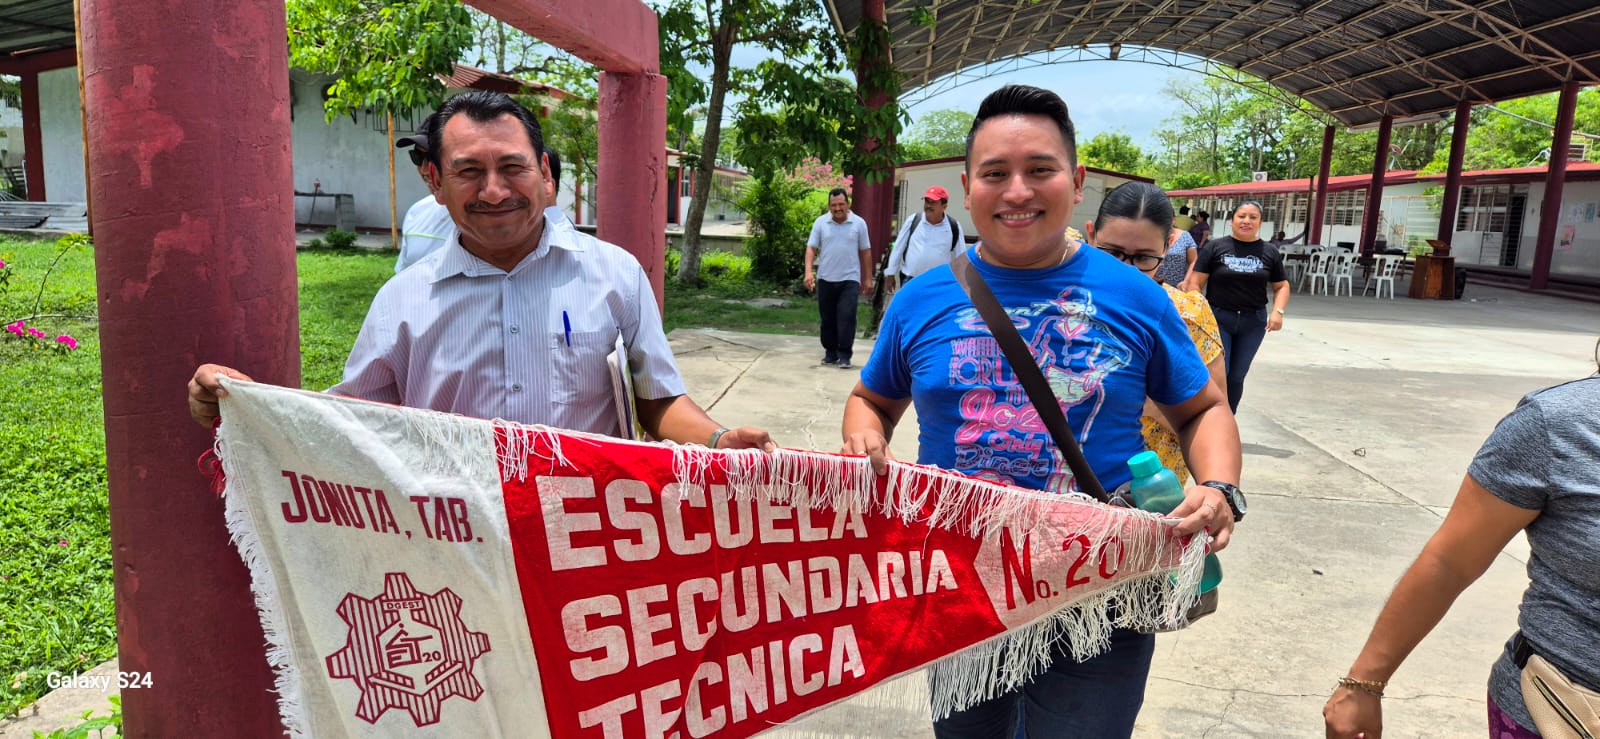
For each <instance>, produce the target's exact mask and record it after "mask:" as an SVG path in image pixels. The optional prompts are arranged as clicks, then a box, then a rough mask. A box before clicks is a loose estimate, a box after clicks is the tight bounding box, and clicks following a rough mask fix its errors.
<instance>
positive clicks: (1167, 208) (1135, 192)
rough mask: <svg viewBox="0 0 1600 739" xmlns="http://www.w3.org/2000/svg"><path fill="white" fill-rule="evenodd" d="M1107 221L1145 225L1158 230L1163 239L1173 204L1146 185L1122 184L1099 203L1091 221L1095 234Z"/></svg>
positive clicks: (1168, 227)
mask: <svg viewBox="0 0 1600 739" xmlns="http://www.w3.org/2000/svg"><path fill="white" fill-rule="evenodd" d="M1108 218H1127V219H1130V220H1135V221H1148V222H1150V223H1153V224H1155V225H1157V226H1159V227H1161V234H1162V236H1163V237H1165V236H1166V234H1167V232H1168V231H1171V230H1172V201H1171V200H1168V199H1167V194H1166V193H1165V192H1162V190H1161V188H1159V187H1156V186H1155V185H1152V184H1150V183H1148V182H1124V183H1122V184H1121V185H1118V186H1117V187H1116V189H1114V190H1112V191H1111V192H1108V193H1106V197H1105V199H1104V200H1101V201H1100V212H1099V213H1096V214H1095V217H1094V228H1095V230H1096V231H1098V230H1100V229H1101V228H1102V227H1104V226H1105V221H1106V219H1108Z"/></svg>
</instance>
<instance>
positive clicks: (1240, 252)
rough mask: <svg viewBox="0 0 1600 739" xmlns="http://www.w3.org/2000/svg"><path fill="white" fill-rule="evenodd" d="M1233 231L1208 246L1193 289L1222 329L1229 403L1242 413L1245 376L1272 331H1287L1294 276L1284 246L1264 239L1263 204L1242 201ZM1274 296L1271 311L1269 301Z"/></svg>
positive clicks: (1192, 280)
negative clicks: (1282, 250) (1203, 298)
mask: <svg viewBox="0 0 1600 739" xmlns="http://www.w3.org/2000/svg"><path fill="white" fill-rule="evenodd" d="M1230 225H1231V226H1232V227H1233V233H1231V234H1229V235H1227V236H1220V237H1218V238H1215V239H1212V240H1210V241H1207V242H1206V245H1205V246H1203V247H1201V249H1200V256H1198V257H1196V259H1195V263H1194V273H1193V274H1192V275H1191V276H1190V278H1189V280H1190V283H1189V285H1188V287H1189V288H1190V289H1192V290H1195V291H1201V292H1204V293H1205V294H1206V300H1207V301H1209V302H1210V303H1211V311H1212V312H1213V313H1215V314H1216V316H1217V327H1218V328H1220V329H1221V330H1222V357H1223V361H1224V362H1225V363H1226V364H1227V369H1228V405H1229V407H1231V408H1233V412H1234V413H1238V412H1239V399H1240V398H1241V397H1243V396H1244V377H1245V375H1246V374H1248V373H1249V372H1250V363H1251V362H1252V361H1254V360H1255V358H1256V351H1257V350H1258V349H1260V348H1261V342H1262V340H1263V339H1265V338H1266V335H1267V332H1268V331H1277V330H1278V329H1281V328H1283V314H1284V311H1285V310H1286V309H1287V308H1288V306H1289V277H1288V275H1287V274H1286V273H1285V272H1284V270H1283V255H1282V254H1280V253H1279V252H1278V247H1276V246H1274V245H1272V244H1269V243H1267V242H1266V241H1263V240H1262V239H1261V234H1260V231H1261V204H1260V203H1257V202H1255V201H1253V200H1246V201H1245V202H1243V203H1241V204H1240V205H1239V207H1238V209H1236V210H1234V211H1233V220H1232V221H1231V222H1230ZM1269 294H1270V299H1271V302H1272V308H1271V312H1270V313H1269V312H1268V309H1267V302H1268V298H1269Z"/></svg>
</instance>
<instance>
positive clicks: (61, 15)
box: [0, 0, 74, 60]
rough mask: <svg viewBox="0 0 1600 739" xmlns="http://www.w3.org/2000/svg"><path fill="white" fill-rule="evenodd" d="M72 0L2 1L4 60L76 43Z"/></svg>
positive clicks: (0, 57)
mask: <svg viewBox="0 0 1600 739" xmlns="http://www.w3.org/2000/svg"><path fill="white" fill-rule="evenodd" d="M73 42H74V35H73V30H72V0H8V1H7V2H0V60H3V59H16V58H19V57H25V56H30V55H33V54H40V53H44V52H49V51H58V50H61V49H70V48H72V46H73Z"/></svg>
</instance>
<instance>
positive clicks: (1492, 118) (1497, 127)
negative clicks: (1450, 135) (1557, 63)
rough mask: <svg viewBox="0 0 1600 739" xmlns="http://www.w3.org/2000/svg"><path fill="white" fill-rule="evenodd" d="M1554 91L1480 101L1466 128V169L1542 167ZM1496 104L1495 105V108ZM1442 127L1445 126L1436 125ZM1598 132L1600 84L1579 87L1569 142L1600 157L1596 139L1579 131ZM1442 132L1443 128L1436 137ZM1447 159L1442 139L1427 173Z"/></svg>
mask: <svg viewBox="0 0 1600 739" xmlns="http://www.w3.org/2000/svg"><path fill="white" fill-rule="evenodd" d="M1559 102H1560V99H1559V97H1558V96H1557V94H1556V93H1553V92H1552V93H1548V94H1545V95H1534V96H1532V97H1525V98H1519V99H1516V100H1507V101H1505V102H1501V103H1496V104H1495V105H1494V107H1493V108H1491V107H1488V106H1478V107H1476V108H1474V109H1473V111H1472V127H1471V128H1469V129H1467V151H1466V157H1465V164H1464V167H1465V168H1466V169H1469V170H1470V169H1499V168H1509V167H1530V166H1535V167H1536V166H1542V165H1543V164H1544V163H1545V162H1548V161H1549V160H1550V140H1551V136H1552V129H1553V128H1554V126H1555V121H1556V105H1557V104H1558V103H1559ZM1497 109H1498V110H1497ZM1440 128H1441V129H1443V128H1444V125H1443V124H1440ZM1580 133H1588V134H1591V135H1593V134H1600V88H1590V89H1587V90H1581V91H1579V92H1578V104H1577V109H1576V111H1575V113H1574V117H1573V137H1572V141H1573V143H1583V142H1588V144H1589V146H1588V149H1589V152H1590V153H1589V154H1588V155H1587V156H1586V158H1587V159H1589V160H1590V161H1595V160H1597V159H1600V147H1597V144H1600V141H1596V140H1595V139H1592V138H1586V137H1584V136H1580V135H1578V134H1580ZM1444 135H1445V134H1444V133H1443V132H1442V131H1441V134H1440V138H1441V139H1443V137H1444ZM1449 163H1450V147H1449V145H1448V144H1447V143H1442V142H1441V144H1440V145H1439V146H1437V147H1436V150H1435V151H1434V155H1433V158H1432V160H1431V161H1430V162H1428V163H1427V165H1426V170H1425V171H1427V172H1430V173H1431V172H1443V171H1445V169H1446V168H1447V167H1448V166H1449Z"/></svg>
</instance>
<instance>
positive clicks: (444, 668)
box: [328, 572, 489, 726]
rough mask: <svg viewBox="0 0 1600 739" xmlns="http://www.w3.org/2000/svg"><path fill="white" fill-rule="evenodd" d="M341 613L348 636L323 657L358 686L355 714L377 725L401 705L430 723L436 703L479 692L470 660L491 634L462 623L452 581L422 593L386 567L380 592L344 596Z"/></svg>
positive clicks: (471, 696) (333, 670)
mask: <svg viewBox="0 0 1600 739" xmlns="http://www.w3.org/2000/svg"><path fill="white" fill-rule="evenodd" d="M339 618H341V619H344V622H345V623H346V624H349V626H350V641H349V642H348V643H347V644H346V645H345V647H344V648H343V649H340V650H339V651H337V652H335V653H333V655H331V656H329V657H328V675H329V676H330V677H336V678H349V679H352V680H355V681H356V683H357V684H358V685H360V686H361V702H360V704H359V705H358V706H357V708H356V713H355V715H356V717H357V718H360V719H361V720H363V721H366V722H367V723H369V724H375V723H377V722H378V719H379V717H381V716H383V713H384V711H387V710H389V709H391V708H398V709H401V710H404V711H408V712H410V714H411V719H412V720H413V721H415V722H416V725H417V726H427V725H428V724H433V723H438V721H439V704H440V703H442V702H444V701H445V700H446V699H448V698H450V697H451V696H461V697H462V698H465V699H467V700H473V701H475V700H477V699H478V696H479V695H482V694H483V686H482V685H480V684H479V683H478V680H477V678H476V677H474V676H473V674H472V666H473V663H474V662H476V661H477V659H478V657H479V656H481V655H482V654H484V653H485V652H488V651H489V637H488V635H486V634H479V633H474V632H472V631H470V630H468V629H467V625H466V624H465V623H463V622H462V620H461V599H460V598H458V597H456V594H455V593H452V592H450V589H449V588H445V589H443V590H440V591H439V592H437V593H433V594H432V595H428V594H424V593H420V592H417V589H416V587H414V586H413V585H412V584H411V578H409V577H407V576H406V575H405V574H404V573H400V572H391V573H388V574H387V575H385V576H384V590H383V593H382V594H380V595H379V596H378V597H376V598H371V599H368V598H363V597H361V596H359V595H356V594H355V593H350V594H349V595H346V596H345V599H344V601H343V602H342V603H340V604H339Z"/></svg>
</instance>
